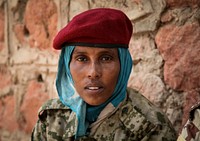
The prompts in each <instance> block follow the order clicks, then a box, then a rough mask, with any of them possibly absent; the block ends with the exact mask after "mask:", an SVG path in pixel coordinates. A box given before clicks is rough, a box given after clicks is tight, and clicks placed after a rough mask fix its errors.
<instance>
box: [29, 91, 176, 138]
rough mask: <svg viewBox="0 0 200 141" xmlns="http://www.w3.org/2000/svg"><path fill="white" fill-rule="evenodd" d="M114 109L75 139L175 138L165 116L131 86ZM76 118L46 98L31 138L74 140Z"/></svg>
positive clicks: (57, 101) (54, 101)
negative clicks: (95, 125) (83, 134)
mask: <svg viewBox="0 0 200 141" xmlns="http://www.w3.org/2000/svg"><path fill="white" fill-rule="evenodd" d="M127 95H128V96H127V98H126V100H124V101H123V103H122V104H121V105H120V107H119V108H118V110H116V112H115V113H114V114H112V115H110V116H108V117H106V118H105V120H103V121H102V122H101V123H100V124H99V126H98V128H96V129H95V131H93V133H92V134H91V132H88V135H87V136H84V137H81V138H78V139H77V141H95V140H96V141H139V140H141V141H175V140H176V139H177V138H176V133H175V131H174V129H173V127H172V126H171V123H170V122H169V120H168V119H167V118H166V116H165V115H164V114H163V113H162V112H160V110H159V109H158V108H156V107H155V106H153V105H152V104H151V103H150V102H149V101H148V100H147V99H146V98H144V97H143V96H142V95H141V94H139V93H138V92H136V91H135V90H133V89H129V88H128V89H127ZM77 124H78V122H77V118H76V115H75V113H74V112H72V111H71V110H70V109H69V108H68V107H66V106H64V105H63V104H62V103H61V102H60V101H59V100H58V99H53V100H50V101H48V102H47V103H46V104H44V106H43V107H41V109H40V111H39V120H38V122H37V124H36V125H35V128H34V130H33V133H32V141H45V140H48V141H73V140H75V138H74V135H75V133H76V127H77Z"/></svg>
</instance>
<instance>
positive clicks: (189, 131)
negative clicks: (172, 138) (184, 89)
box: [177, 102, 200, 141]
mask: <svg viewBox="0 0 200 141" xmlns="http://www.w3.org/2000/svg"><path fill="white" fill-rule="evenodd" d="M177 141H200V102H198V103H197V104H195V105H194V106H192V108H191V111H190V113H189V119H188V121H187V123H186V124H185V126H184V127H183V129H182V132H181V134H180V135H179V137H178V140H177Z"/></svg>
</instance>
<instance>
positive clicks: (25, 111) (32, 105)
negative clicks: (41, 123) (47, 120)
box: [20, 81, 48, 133]
mask: <svg viewBox="0 0 200 141" xmlns="http://www.w3.org/2000/svg"><path fill="white" fill-rule="evenodd" d="M45 89H46V88H45V84H44V83H39V82H36V81H31V82H29V84H28V87H27V92H26V94H25V96H24V99H23V103H22V105H21V108H20V113H21V114H22V116H23V120H22V121H21V123H20V125H21V126H20V128H22V129H23V130H24V131H26V132H28V133H30V132H31V131H32V129H33V127H34V125H35V123H36V121H37V113H38V110H39V108H40V106H41V105H42V104H43V103H44V102H45V101H46V100H47V99H48V94H47V93H46V92H45Z"/></svg>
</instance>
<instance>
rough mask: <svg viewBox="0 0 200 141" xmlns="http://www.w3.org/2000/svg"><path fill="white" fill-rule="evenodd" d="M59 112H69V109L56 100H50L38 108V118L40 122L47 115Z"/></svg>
mask: <svg viewBox="0 0 200 141" xmlns="http://www.w3.org/2000/svg"><path fill="white" fill-rule="evenodd" d="M59 111H70V108H69V107H67V106H65V105H64V104H63V103H62V102H61V101H60V100H59V99H58V98H55V99H50V100H48V101H46V102H45V103H44V104H43V105H42V106H41V107H40V109H39V111H38V117H39V119H40V120H43V119H44V118H45V117H46V116H47V114H51V113H55V112H59Z"/></svg>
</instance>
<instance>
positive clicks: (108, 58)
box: [101, 56, 112, 61]
mask: <svg viewBox="0 0 200 141" xmlns="http://www.w3.org/2000/svg"><path fill="white" fill-rule="evenodd" d="M101 60H102V61H110V60H112V57H111V56H102V57H101Z"/></svg>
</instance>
